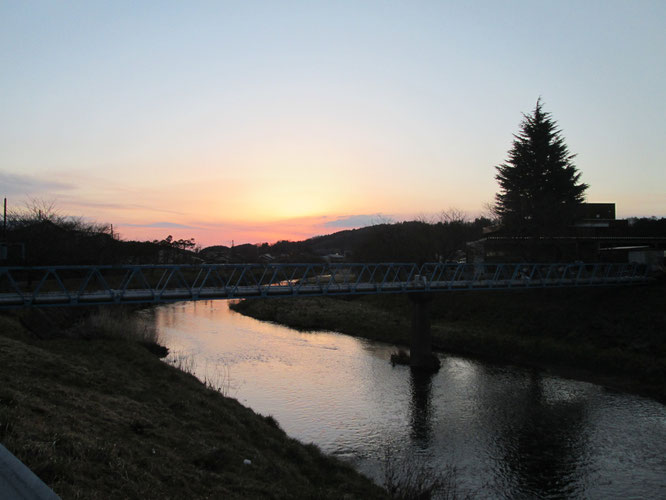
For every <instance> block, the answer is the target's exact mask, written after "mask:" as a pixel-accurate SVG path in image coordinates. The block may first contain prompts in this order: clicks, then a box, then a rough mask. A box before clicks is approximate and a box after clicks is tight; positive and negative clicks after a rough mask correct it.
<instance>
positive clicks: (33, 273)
mask: <svg viewBox="0 0 666 500" xmlns="http://www.w3.org/2000/svg"><path fill="white" fill-rule="evenodd" d="M648 279H649V277H648V274H647V268H646V267H645V266H641V265H638V264H611V263H597V264H584V263H574V264H572V263H561V264H557V263H555V264H528V263H522V264H489V263H483V264H457V263H426V264H422V265H417V264H413V263H407V264H404V263H377V264H347V263H335V264H201V265H120V266H39V267H0V308H4V309H6V308H16V307H37V306H39V307H45V306H81V305H103V304H126V303H132V304H136V303H165V302H175V301H183V300H188V301H189V300H215V299H242V298H251V297H262V298H268V297H296V296H318V295H357V294H386V293H408V294H415V293H428V292H444V291H461V290H506V289H528V288H530V289H531V288H554V287H583V286H602V285H628V284H637V283H644V282H646V281H647V280H648Z"/></svg>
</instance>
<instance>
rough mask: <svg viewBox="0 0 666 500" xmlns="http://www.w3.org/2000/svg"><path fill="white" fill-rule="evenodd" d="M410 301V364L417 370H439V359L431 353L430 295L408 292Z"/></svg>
mask: <svg viewBox="0 0 666 500" xmlns="http://www.w3.org/2000/svg"><path fill="white" fill-rule="evenodd" d="M409 300H410V302H411V303H412V345H411V348H410V365H411V367H412V368H416V369H419V370H428V371H437V370H439V365H440V363H439V359H438V358H437V356H435V355H434V354H433V353H432V337H431V335H430V302H431V301H432V295H430V294H428V293H410V294H409Z"/></svg>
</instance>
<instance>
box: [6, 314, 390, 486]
mask: <svg viewBox="0 0 666 500" xmlns="http://www.w3.org/2000/svg"><path fill="white" fill-rule="evenodd" d="M0 441H1V442H2V443H3V444H4V445H5V446H6V447H7V448H8V449H9V450H10V451H11V452H12V453H14V454H15V455H16V456H17V457H18V458H19V459H21V460H22V461H23V462H24V463H25V464H26V465H28V466H29V467H30V468H31V469H32V470H33V471H34V472H35V473H36V474H37V475H38V476H39V477H41V478H42V480H44V481H45V482H46V483H47V484H48V485H49V486H51V487H52V488H53V489H54V490H55V492H56V493H58V494H59V495H60V496H61V497H62V498H64V499H69V498H86V499H95V498H104V499H107V498H160V499H168V498H336V499H338V498H385V497H386V493H385V492H384V491H383V490H381V489H380V488H379V487H377V486H376V485H374V484H373V483H372V482H371V481H370V480H369V479H367V478H365V477H363V476H361V475H360V474H358V473H357V472H355V471H354V470H353V469H352V468H351V467H349V466H347V465H345V464H343V463H341V462H339V461H337V460H334V459H332V458H329V457H327V456H325V455H323V454H322V453H321V452H320V451H319V449H318V448H316V447H315V446H314V445H303V444H301V443H300V442H298V441H296V440H294V439H291V438H289V437H288V436H287V435H286V434H285V433H284V432H283V431H282V430H281V429H280V428H279V427H278V425H277V423H276V422H275V420H274V419H273V418H272V417H262V416H260V415H257V414H255V413H254V412H253V411H252V410H250V409H248V408H245V407H243V406H242V405H241V404H240V403H238V402H237V401H236V400H233V399H230V398H226V397H223V396H222V395H221V394H219V393H218V392H216V391H214V390H212V389H209V388H207V387H206V386H204V385H203V384H202V383H201V382H199V381H198V380H197V379H196V378H195V377H193V376H191V375H189V374H186V373H184V372H181V371H179V370H177V369H175V368H173V367H171V366H169V365H167V364H166V363H164V362H162V361H160V360H159V359H158V358H157V357H155V356H154V355H153V354H151V353H150V352H149V351H148V350H147V349H145V348H144V347H142V346H141V345H139V344H138V343H137V342H135V341H129V340H123V339H100V340H81V339H64V338H56V339H51V340H39V339H36V338H34V337H33V336H31V335H30V334H28V333H27V331H26V330H25V329H24V328H23V327H22V325H21V324H20V323H19V321H18V319H17V318H16V317H12V316H0ZM246 459H247V460H250V461H251V464H250V465H246V464H244V461H245V460H246Z"/></svg>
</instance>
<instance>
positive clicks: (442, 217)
mask: <svg viewBox="0 0 666 500" xmlns="http://www.w3.org/2000/svg"><path fill="white" fill-rule="evenodd" d="M467 220H468V217H467V214H466V213H465V212H464V211H463V210H460V209H459V208H455V207H449V208H448V210H442V211H441V212H440V214H439V221H440V222H442V223H444V224H452V223H459V224H461V223H465V222H467Z"/></svg>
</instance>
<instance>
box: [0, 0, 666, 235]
mask: <svg viewBox="0 0 666 500" xmlns="http://www.w3.org/2000/svg"><path fill="white" fill-rule="evenodd" d="M540 96H541V97H542V99H543V102H544V106H545V109H546V111H549V112H551V113H552V116H553V118H554V119H555V120H556V121H557V122H558V124H559V126H560V128H561V129H562V132H563V136H564V137H565V139H566V142H567V144H568V146H569V149H570V150H571V152H573V153H576V154H577V155H578V156H577V158H576V165H577V167H578V168H579V169H580V171H581V172H582V181H583V182H586V183H587V184H589V185H590V188H589V190H588V191H587V199H588V201H594V202H615V203H616V204H617V212H618V216H619V217H629V216H646V215H656V216H666V2H665V1H663V0H655V1H641V0H632V1H629V0H626V1H625V0H623V1H612V0H600V1H592V0H577V1H557V2H551V1H548V2H547V1H538V0H537V1H535V0H530V1H524V2H523V1H499V0H498V1H475V2H461V1H453V2H447V1H433V2H425V1H411V2H397V1H381V2H375V1H358V0H356V1H335V2H333V1H330V2H323V1H321V2H320V1H302V2H296V1H265V2H260V1H240V0H239V1H236V2H223V1H214V2H213V1H211V2H203V1H187V2H186V1H182V2H168V1H154V2H151V1H143V2H134V1H132V2H129V1H128V2H122V1H108V2H101V1H89V0H88V1H81V2H64V1H63V2H51V1H24V0H17V1H12V0H4V1H2V2H0V110H1V111H0V187H1V189H0V196H6V197H7V198H8V200H9V204H10V207H15V208H16V207H19V206H20V205H22V204H24V202H25V201H26V199H28V198H29V197H32V198H38V199H48V200H54V201H55V202H56V204H57V206H58V207H59V209H60V210H61V212H63V213H66V214H71V215H82V216H85V217H87V218H90V219H93V220H96V221H98V222H110V223H113V225H114V228H115V229H116V230H117V231H119V232H120V234H121V236H122V237H123V238H126V239H139V240H145V239H153V238H163V237H165V236H166V235H167V234H172V235H173V236H174V237H176V238H189V237H195V238H196V239H197V242H199V243H201V244H203V245H204V246H207V245H212V244H224V245H229V244H230V243H231V241H232V240H234V241H235V242H236V244H238V243H241V242H251V243H259V242H263V241H268V242H273V241H276V240H278V239H304V238H307V237H310V236H312V235H315V234H324V233H330V232H334V231H337V230H340V229H345V228H349V227H359V226H362V225H367V224H371V223H373V222H377V221H380V220H384V219H385V218H388V217H390V218H392V219H394V220H404V219H411V218H414V217H417V216H431V215H434V214H437V213H438V212H441V211H442V210H447V209H449V208H450V207H456V208H458V209H460V210H464V211H465V212H467V213H468V214H469V215H470V216H472V217H474V216H478V215H479V214H481V212H482V211H483V210H484V204H486V203H488V202H492V201H493V198H494V194H495V192H496V191H497V183H496V181H495V179H494V175H495V169H494V167H495V166H496V165H497V164H499V163H501V162H503V161H504V160H505V158H506V155H507V151H508V150H509V148H510V147H511V141H512V134H514V133H516V132H517V131H518V128H519V125H520V122H521V120H522V114H521V113H529V112H530V111H531V110H532V109H533V108H534V106H535V103H536V101H537V99H538V98H539V97H540Z"/></svg>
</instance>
